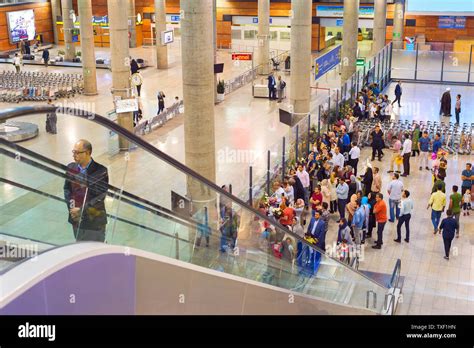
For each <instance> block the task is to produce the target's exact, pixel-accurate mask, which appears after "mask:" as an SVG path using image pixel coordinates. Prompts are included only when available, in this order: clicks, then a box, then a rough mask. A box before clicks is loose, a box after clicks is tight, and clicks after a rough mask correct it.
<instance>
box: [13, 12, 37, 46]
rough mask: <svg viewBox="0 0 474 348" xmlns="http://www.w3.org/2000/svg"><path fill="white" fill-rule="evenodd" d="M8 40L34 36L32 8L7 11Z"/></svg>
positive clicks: (33, 13)
mask: <svg viewBox="0 0 474 348" xmlns="http://www.w3.org/2000/svg"><path fill="white" fill-rule="evenodd" d="M7 21H8V31H9V36H10V42H12V43H16V42H19V41H21V40H33V39H34V38H35V33H36V27H35V12H34V11H33V10H24V11H15V12H7Z"/></svg>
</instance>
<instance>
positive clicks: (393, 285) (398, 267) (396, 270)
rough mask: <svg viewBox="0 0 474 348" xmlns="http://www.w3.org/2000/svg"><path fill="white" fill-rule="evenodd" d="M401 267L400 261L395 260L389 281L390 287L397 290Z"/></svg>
mask: <svg viewBox="0 0 474 348" xmlns="http://www.w3.org/2000/svg"><path fill="white" fill-rule="evenodd" d="M401 267H402V261H401V260H400V259H398V260H397V262H396V263H395V268H394V269H393V272H392V278H391V279H390V284H389V285H390V287H391V288H395V289H398V285H399V282H400V270H401Z"/></svg>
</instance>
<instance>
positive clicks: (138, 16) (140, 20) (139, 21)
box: [137, 13, 142, 24]
mask: <svg viewBox="0 0 474 348" xmlns="http://www.w3.org/2000/svg"><path fill="white" fill-rule="evenodd" d="M137 24H142V15H141V14H140V13H137Z"/></svg>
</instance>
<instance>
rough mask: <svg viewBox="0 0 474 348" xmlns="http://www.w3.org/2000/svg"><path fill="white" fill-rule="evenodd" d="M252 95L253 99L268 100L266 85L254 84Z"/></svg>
mask: <svg viewBox="0 0 474 348" xmlns="http://www.w3.org/2000/svg"><path fill="white" fill-rule="evenodd" d="M252 95H253V96H254V98H268V84H265V85H263V84H259V83H256V84H254V85H253V86H252Z"/></svg>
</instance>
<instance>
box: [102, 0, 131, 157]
mask: <svg viewBox="0 0 474 348" xmlns="http://www.w3.org/2000/svg"><path fill="white" fill-rule="evenodd" d="M127 5H128V0H107V8H108V14H109V31H110V52H111V61H110V63H111V67H112V94H113V96H114V98H115V97H122V98H123V99H126V98H129V97H131V86H130V54H129V47H128V21H127V19H128V12H127V11H125V10H124V9H126V8H127ZM117 116H118V123H119V125H121V126H122V127H123V128H125V129H128V130H130V131H132V130H133V117H132V113H131V112H127V113H120V114H117ZM119 146H120V149H121V150H128V147H129V144H128V141H127V140H125V139H123V138H120V139H119Z"/></svg>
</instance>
